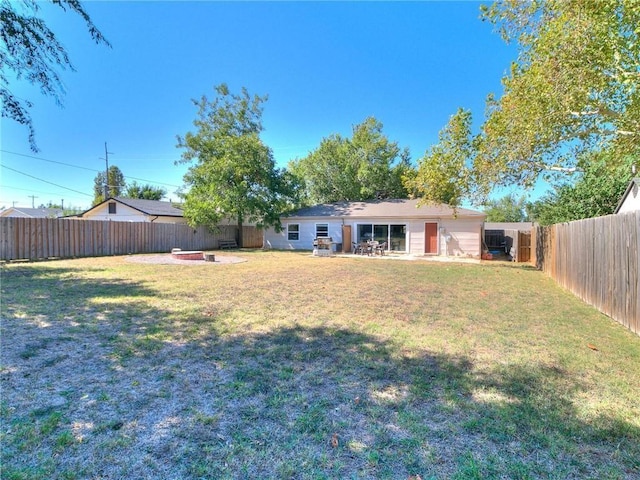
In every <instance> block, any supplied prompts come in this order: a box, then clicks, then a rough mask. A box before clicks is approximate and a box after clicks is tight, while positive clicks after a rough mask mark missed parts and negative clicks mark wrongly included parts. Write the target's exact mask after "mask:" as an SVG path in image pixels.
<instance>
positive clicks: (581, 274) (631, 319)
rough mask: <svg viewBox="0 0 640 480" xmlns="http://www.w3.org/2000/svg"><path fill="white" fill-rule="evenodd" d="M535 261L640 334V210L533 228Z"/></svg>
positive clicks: (594, 304) (578, 294) (563, 284)
mask: <svg viewBox="0 0 640 480" xmlns="http://www.w3.org/2000/svg"><path fill="white" fill-rule="evenodd" d="M535 237H536V238H535V257H534V258H533V259H532V261H533V262H534V263H535V265H536V266H537V267H538V268H540V269H542V270H543V271H544V272H545V273H546V274H547V275H549V276H550V277H551V278H553V279H554V280H555V281H556V282H558V284H560V285H562V286H563V287H565V288H567V289H568V290H570V291H571V292H573V293H574V294H575V295H577V296H578V297H580V298H581V299H582V300H584V301H585V302H587V303H589V304H590V305H593V306H594V307H596V308H597V309H598V310H600V311H601V312H602V313H604V314H606V315H608V316H610V317H611V318H613V319H614V320H616V321H618V322H620V323H621V324H623V325H624V326H626V327H628V328H629V329H631V331H633V332H635V333H637V334H640V278H639V271H638V270H639V267H640V265H639V264H640V258H639V257H640V211H637V212H629V213H624V214H618V215H608V216H605V217H597V218H589V219H585V220H578V221H575V222H570V223H560V224H557V225H552V226H550V227H539V226H538V227H536V228H535Z"/></svg>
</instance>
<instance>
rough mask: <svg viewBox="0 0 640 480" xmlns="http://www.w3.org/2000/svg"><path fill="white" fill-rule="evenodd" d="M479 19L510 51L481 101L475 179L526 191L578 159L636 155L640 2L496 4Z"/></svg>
mask: <svg viewBox="0 0 640 480" xmlns="http://www.w3.org/2000/svg"><path fill="white" fill-rule="evenodd" d="M483 18H484V19H486V20H488V21H490V22H492V23H493V24H494V25H495V26H496V27H497V29H498V31H499V32H500V34H501V35H502V37H503V38H504V39H505V41H507V42H516V43H517V45H518V47H519V53H518V58H517V60H516V61H515V62H514V63H513V65H512V67H511V71H510V73H509V75H508V76H506V77H505V78H504V79H503V86H504V93H503V94H502V96H501V97H500V98H493V97H489V100H488V113H487V119H486V121H485V123H484V125H483V127H482V138H481V142H480V143H479V149H478V155H477V157H476V158H475V162H474V170H475V173H476V177H477V178H478V179H480V180H483V181H484V182H485V183H486V184H494V183H499V184H514V183H521V184H525V185H527V186H529V185H532V184H533V182H534V181H535V180H536V178H537V177H538V175H539V174H540V173H542V172H553V171H559V172H571V171H573V170H575V169H576V167H578V168H579V167H580V166H579V165H577V163H576V161H577V159H578V158H582V159H583V160H584V159H586V158H589V157H584V156H583V154H584V153H585V152H595V151H602V150H605V149H607V150H609V151H610V152H612V153H615V155H616V156H617V157H618V158H622V157H624V156H625V155H627V154H630V153H637V152H638V151H639V150H640V148H639V147H640V27H639V25H640V2H638V1H637V0H599V1H583V0H548V1H546V0H545V1H542V0H534V1H529V2H522V1H519V0H504V1H497V2H495V3H494V4H493V5H492V6H490V7H488V8H487V7H485V8H484V9H483Z"/></svg>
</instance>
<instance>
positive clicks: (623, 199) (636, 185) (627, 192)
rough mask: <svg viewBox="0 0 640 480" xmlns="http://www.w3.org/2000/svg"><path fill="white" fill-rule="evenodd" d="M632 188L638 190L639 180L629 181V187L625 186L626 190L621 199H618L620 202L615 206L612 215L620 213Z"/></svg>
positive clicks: (639, 187) (639, 186)
mask: <svg viewBox="0 0 640 480" xmlns="http://www.w3.org/2000/svg"><path fill="white" fill-rule="evenodd" d="M634 187H635V188H636V189H640V178H637V177H636V178H632V179H631V181H630V182H629V185H628V186H627V189H626V190H625V191H624V193H623V194H622V197H621V198H620V201H619V202H618V205H617V206H616V209H615V210H614V212H613V213H618V212H619V211H620V207H622V204H623V203H624V201H625V200H626V199H627V197H628V196H629V194H630V193H631V190H633V188H634ZM636 191H637V190H636Z"/></svg>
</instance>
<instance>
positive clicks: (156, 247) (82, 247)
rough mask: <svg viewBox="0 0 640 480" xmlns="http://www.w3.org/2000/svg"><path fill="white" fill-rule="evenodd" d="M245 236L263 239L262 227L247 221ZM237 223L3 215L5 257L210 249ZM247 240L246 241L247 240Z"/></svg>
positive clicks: (0, 242) (0, 254)
mask: <svg viewBox="0 0 640 480" xmlns="http://www.w3.org/2000/svg"><path fill="white" fill-rule="evenodd" d="M244 228H245V229H246V230H244V233H245V238H246V239H248V240H249V241H250V242H252V246H253V244H257V240H256V237H257V236H258V235H259V236H260V245H259V246H260V247H261V246H262V233H261V232H260V233H259V234H258V233H257V232H256V228H255V227H244ZM236 234H237V227H236V226H233V225H232V226H221V227H219V228H218V229H216V230H215V231H211V230H209V229H207V228H206V227H198V228H195V229H194V228H191V227H189V226H188V225H184V224H174V223H150V222H110V221H96V220H77V219H59V218H0V259H1V260H18V259H30V260H36V259H44V258H70V257H97V256H103V255H128V254H133V253H156V252H169V251H171V249H172V248H181V249H182V250H210V249H214V248H217V247H218V244H219V241H220V240H235V239H236V237H237V235H236ZM246 244H247V242H245V245H246Z"/></svg>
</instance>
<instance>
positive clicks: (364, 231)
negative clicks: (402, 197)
mask: <svg viewBox="0 0 640 480" xmlns="http://www.w3.org/2000/svg"><path fill="white" fill-rule="evenodd" d="M356 232H357V239H358V242H367V241H370V240H374V241H376V242H380V243H383V242H387V250H393V251H396V252H406V251H407V226H406V225H401V224H385V223H373V224H371V223H361V224H358V226H357V229H356Z"/></svg>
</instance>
